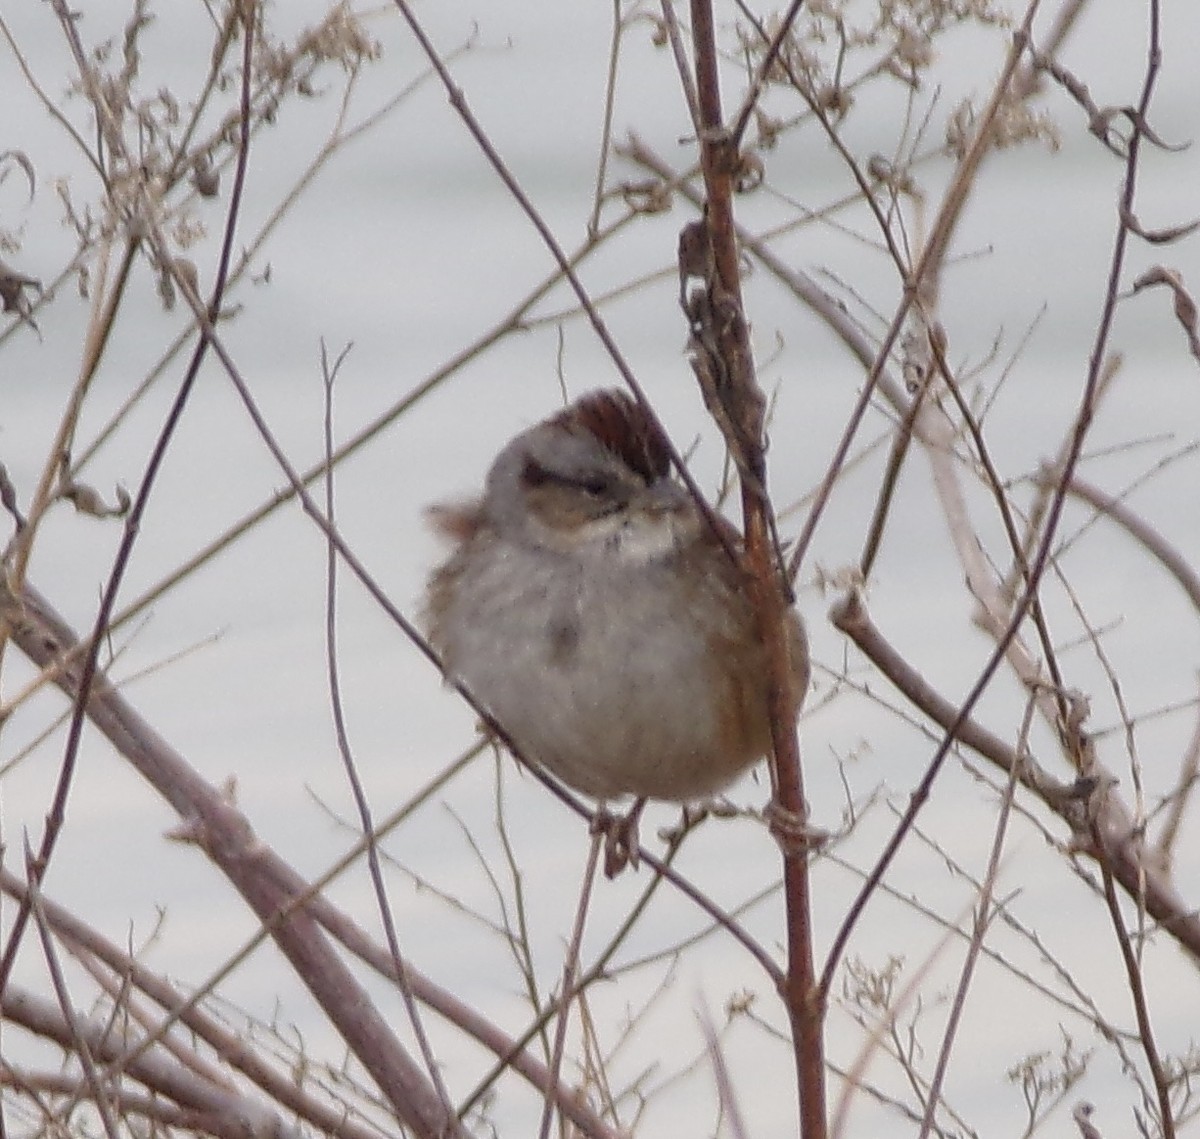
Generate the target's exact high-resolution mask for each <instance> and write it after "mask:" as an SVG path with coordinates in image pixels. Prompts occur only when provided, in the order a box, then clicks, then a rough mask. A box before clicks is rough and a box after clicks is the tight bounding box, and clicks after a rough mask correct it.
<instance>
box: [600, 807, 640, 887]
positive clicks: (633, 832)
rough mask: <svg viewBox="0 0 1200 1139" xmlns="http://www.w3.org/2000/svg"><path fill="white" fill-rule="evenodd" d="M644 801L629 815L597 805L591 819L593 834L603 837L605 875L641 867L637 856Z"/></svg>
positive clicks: (629, 811) (612, 876)
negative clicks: (614, 812)
mask: <svg viewBox="0 0 1200 1139" xmlns="http://www.w3.org/2000/svg"><path fill="white" fill-rule="evenodd" d="M645 806H646V800H645V799H637V800H636V801H635V802H634V804H633V806H632V807H630V808H629V810H628V812H626V813H625V814H623V815H619V814H613V813H612V812H611V811H610V810H609V809H608V808H607V807H605V806H600V807H599V808H597V810H596V814H595V815H594V816H593V817H592V828H591V829H592V834H594V835H596V834H598V835H603V836H604V876H605V877H606V878H615V877H616V876H617V875H618V874H620V873H621V871H622V870H624V869H625V867H626V866H630V867H632V868H633V869H634V870H636V869H637V868H638V866H640V865H641V858H640V856H639V853H638V823H639V822H640V821H641V817H642V809H643V808H644V807H645Z"/></svg>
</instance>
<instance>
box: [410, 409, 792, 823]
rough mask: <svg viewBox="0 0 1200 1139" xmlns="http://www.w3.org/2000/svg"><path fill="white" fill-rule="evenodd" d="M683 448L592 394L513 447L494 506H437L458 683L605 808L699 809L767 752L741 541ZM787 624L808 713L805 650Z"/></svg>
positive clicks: (438, 618) (439, 642) (430, 629)
mask: <svg viewBox="0 0 1200 1139" xmlns="http://www.w3.org/2000/svg"><path fill="white" fill-rule="evenodd" d="M670 454H671V451H670V445H669V443H668V441H667V438H666V436H665V435H664V433H663V430H662V428H661V427H660V426H659V424H658V422H657V420H656V419H655V418H654V417H653V416H652V415H651V414H649V413H648V412H647V411H646V410H645V409H644V408H643V406H642V405H641V404H640V403H639V402H638V401H637V400H635V399H633V398H632V397H631V396H630V395H628V394H627V393H625V392H624V391H622V390H620V389H604V390H598V391H593V392H590V393H588V394H586V395H584V396H582V397H581V398H579V399H578V400H576V401H575V402H573V403H571V404H570V405H568V406H567V407H566V408H564V409H563V410H561V411H559V412H557V413H555V414H554V415H552V416H550V417H549V418H547V419H545V420H543V421H542V422H540V423H537V424H536V425H534V426H533V427H530V428H529V429H527V430H525V431H523V432H521V433H520V434H518V435H517V436H516V437H515V438H513V439H512V440H510V441H509V442H508V443H507V444H506V445H505V446H504V447H503V448H502V449H501V450H500V452H499V454H498V455H497V456H496V458H495V460H494V461H493V462H492V464H491V468H490V470H489V471H488V474H487V477H486V480H485V485H484V490H483V494H482V496H481V497H479V498H478V499H476V500H474V501H471V502H468V503H465V504H459V505H442V506H438V507H434V508H432V510H431V512H430V518H431V520H432V522H433V525H434V527H435V528H436V529H437V530H438V531H439V532H440V533H441V534H442V535H443V536H444V537H445V538H447V539H449V540H450V542H451V543H452V544H453V549H452V551H451V553H450V555H449V557H448V558H447V559H446V560H445V561H444V562H443V563H442V564H441V565H439V566H438V567H437V568H436V569H435V570H434V571H433V572H432V573H431V575H430V578H429V582H428V586H427V591H426V603H425V611H424V624H425V627H426V630H427V633H428V637H429V641H430V644H431V645H432V647H433V648H434V650H435V651H436V652H437V654H438V656H439V657H440V660H441V662H442V666H443V668H444V670H445V672H446V675H447V676H448V677H449V678H451V679H452V680H454V681H455V682H457V683H459V684H461V685H462V686H463V687H465V688H466V690H467V691H469V692H470V693H471V695H472V696H473V697H474V699H475V700H476V701H478V703H479V704H480V705H481V706H482V707H483V708H484V709H486V711H487V712H488V713H489V714H490V715H491V716H493V717H494V718H495V720H496V721H497V722H498V723H499V724H500V725H501V726H502V727H503V729H504V731H505V733H506V735H507V736H508V737H509V739H511V741H512V742H513V744H514V745H515V747H516V749H517V750H518V752H519V753H520V756H521V758H523V759H524V760H526V761H527V762H529V763H533V764H537V765H539V766H540V767H542V768H543V769H545V770H546V771H548V772H550V773H551V774H553V775H555V776H557V777H558V778H559V779H561V780H562V781H563V782H564V783H566V784H567V785H568V786H570V787H572V788H574V789H575V790H576V791H579V792H582V793H583V794H585V795H587V796H590V797H591V798H593V799H595V800H597V801H599V802H600V803H601V805H604V804H607V803H609V802H613V801H616V800H620V799H622V798H625V797H628V796H633V797H635V799H636V800H637V801H638V803H639V804H640V803H641V802H642V801H644V800H646V799H656V800H665V801H669V802H675V803H681V804H688V803H696V802H702V801H704V800H706V799H710V798H711V797H712V796H714V795H716V794H718V793H719V792H720V791H722V790H723V789H725V788H726V787H727V786H728V785H729V784H730V783H731V782H732V781H733V780H734V779H736V778H737V777H738V776H739V775H740V774H741V773H742V772H743V771H745V770H746V769H747V768H748V767H750V766H751V765H752V764H753V763H754V762H755V761H757V760H758V759H760V758H761V757H763V756H764V755H765V754H767V753H768V752H769V750H770V748H771V731H770V719H769V713H768V689H769V680H768V667H767V660H766V653H765V650H764V647H763V643H762V638H761V636H760V633H759V626H758V619H757V617H756V614H755V611H754V608H753V606H752V604H751V601H750V597H749V595H748V592H747V577H746V571H745V570H744V569H743V567H742V565H741V564H740V538H739V536H738V534H737V531H736V530H735V529H734V528H733V526H732V525H731V524H730V523H729V522H727V521H725V520H724V519H721V518H720V517H719V516H717V515H715V514H713V513H712V512H710V511H706V510H704V509H702V508H701V507H700V506H699V505H698V504H697V502H696V501H695V500H694V499H693V497H692V495H691V493H690V492H689V491H688V490H687V489H686V488H685V487H684V486H683V485H682V484H681V483H680V482H679V481H677V480H676V479H675V478H673V477H672V474H671V460H670ZM786 622H787V645H788V652H789V657H790V670H789V676H790V681H791V683H792V684H793V686H794V690H795V691H794V695H795V696H796V704H797V706H798V705H799V703H800V701H801V700H802V699H803V696H804V693H805V691H806V689H807V687H808V683H809V654H808V643H807V638H806V634H805V630H804V625H803V623H802V621H801V619H800V617H799V615H798V614H797V613H796V611H795V610H794V609H789V610H788V611H787V614H786Z"/></svg>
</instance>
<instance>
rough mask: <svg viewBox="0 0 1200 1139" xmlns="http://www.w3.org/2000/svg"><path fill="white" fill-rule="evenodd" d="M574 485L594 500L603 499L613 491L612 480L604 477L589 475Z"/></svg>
mask: <svg viewBox="0 0 1200 1139" xmlns="http://www.w3.org/2000/svg"><path fill="white" fill-rule="evenodd" d="M574 485H575V486H577V487H578V488H579V489H580V490H581V491H583V493H584V494H590V495H591V496H592V497H593V498H602V497H603V496H605V495H607V494H609V493H610V492H611V491H612V480H611V479H607V478H605V477H604V476H603V475H588V476H586V477H584V478H581V479H578V480H576V481H575V484H574Z"/></svg>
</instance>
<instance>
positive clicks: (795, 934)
mask: <svg viewBox="0 0 1200 1139" xmlns="http://www.w3.org/2000/svg"><path fill="white" fill-rule="evenodd" d="M691 19H692V40H693V50H694V52H695V61H696V87H697V102H698V106H699V118H700V122H699V141H700V156H701V166H702V169H703V172H704V186H705V197H706V219H707V227H708V242H709V248H710V250H711V258H712V260H711V272H710V275H709V280H708V282H707V284H708V289H709V296H710V301H711V304H712V308H713V311H714V313H715V314H716V321H715V324H716V328H715V332H716V338H717V347H718V350H719V353H720V357H721V360H722V362H723V364H724V371H725V375H724V377H723V378H724V380H725V381H726V383H727V385H728V386H727V389H726V390H725V391H724V392H723V393H722V399H723V403H724V405H725V409H726V411H727V412H728V415H729V418H730V420H731V423H732V429H733V430H734V431H735V432H736V433H737V435H738V437H739V438H738V440H737V443H738V446H737V450H736V452H735V454H737V455H738V457H739V466H740V468H741V469H740V474H741V489H742V512H743V519H744V527H745V558H746V568H747V571H748V573H749V577H750V588H751V595H752V600H753V602H754V605H755V610H756V612H757V614H758V620H759V630H760V635H761V637H762V640H763V644H764V646H765V648H766V655H767V661H768V666H769V670H770V711H771V733H772V741H773V745H774V760H775V763H774V784H775V803H774V806H775V808H776V813H777V817H778V818H780V819H781V820H783V825H782V827H781V828H780V829H781V833H782V835H783V841H782V842H781V846H782V849H783V863H784V865H783V874H784V890H785V905H786V910H787V912H786V921H787V946H788V962H787V974H786V978H785V980H784V984H783V992H782V996H783V999H784V1002H785V1004H786V1006H787V1011H788V1016H789V1018H790V1020H791V1027H792V1043H793V1049H794V1052H795V1059H796V1074H797V1083H798V1091H799V1098H800V1133H801V1135H802V1136H803V1137H804V1139H823V1137H824V1136H825V1134H826V1119H825V1058H824V1043H823V1039H822V1028H823V1022H824V1007H823V1001H822V999H821V997H820V990H819V989H818V987H817V985H816V978H815V975H814V969H813V954H812V917H811V905H810V896H811V888H810V882H809V876H808V849H807V845H806V843H805V842H804V841H803V835H804V831H805V827H806V825H807V808H806V804H805V800H804V781H803V772H802V770H801V766H800V750H799V744H798V742H797V738H796V731H795V724H796V714H797V704H798V700H799V696H800V694H799V693H797V692H796V691H795V685H794V684H793V683H792V675H791V651H790V647H789V643H788V631H787V604H788V599H787V597H786V594H785V584H784V583H785V579H784V577H783V576H782V574H781V573H780V567H779V566H778V565H777V564H776V559H775V547H774V543H773V542H772V539H771V534H772V528H771V513H770V510H771V508H770V503H769V502H768V499H767V491H766V458H765V452H764V447H763V419H764V409H765V406H766V401H765V399H764V397H763V394H762V391H761V390H760V388H759V386H758V382H757V379H756V377H755V372H754V359H753V356H752V354H751V351H750V331H749V326H748V324H747V322H746V318H745V311H744V308H743V303H742V292H741V279H740V275H739V272H738V248H737V238H736V231H735V227H734V216H733V177H734V174H735V172H736V170H737V161H738V153H737V143H736V141H735V139H734V138H733V136H732V135H731V133H730V132H729V131H728V130H727V129H726V127H725V126H724V123H723V121H722V117H721V90H720V83H719V77H718V73H717V49H716V36H715V33H714V28H713V13H712V0H691Z"/></svg>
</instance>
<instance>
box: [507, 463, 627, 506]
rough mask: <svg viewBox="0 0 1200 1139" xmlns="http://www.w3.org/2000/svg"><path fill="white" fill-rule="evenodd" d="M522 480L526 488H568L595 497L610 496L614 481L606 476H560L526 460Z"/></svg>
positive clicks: (539, 464) (556, 472)
mask: <svg viewBox="0 0 1200 1139" xmlns="http://www.w3.org/2000/svg"><path fill="white" fill-rule="evenodd" d="M521 479H522V481H523V482H524V483H525V485H526V486H546V485H547V484H552V485H554V486H567V487H571V488H572V489H574V490H581V491H583V492H584V494H590V495H593V496H595V497H599V496H601V495H604V494H609V493H611V492H612V489H613V483H612V479H610V478H608V477H606V476H605V475H599V474H597V475H581V476H580V477H578V478H572V477H571V476H570V475H564V474H560V473H559V472H558V471H552V470H550V469H549V468H548V467H543V466H542V465H541V463H539V462H537V461H536V460H535V459H526V460H525V466H524V467H523V468H522V470H521Z"/></svg>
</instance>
